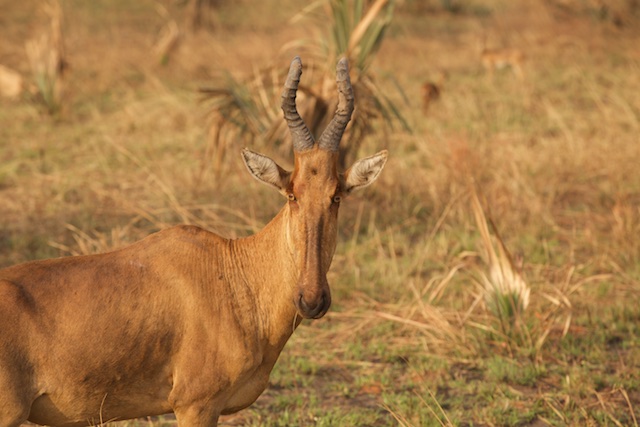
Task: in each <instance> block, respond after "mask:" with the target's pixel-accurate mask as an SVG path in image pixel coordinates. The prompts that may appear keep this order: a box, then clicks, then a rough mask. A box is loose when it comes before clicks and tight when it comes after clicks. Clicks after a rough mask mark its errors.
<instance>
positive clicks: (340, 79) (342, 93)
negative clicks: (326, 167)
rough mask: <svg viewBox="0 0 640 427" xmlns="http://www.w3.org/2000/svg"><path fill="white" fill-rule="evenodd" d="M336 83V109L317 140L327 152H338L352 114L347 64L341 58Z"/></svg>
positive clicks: (351, 92) (351, 96)
mask: <svg viewBox="0 0 640 427" xmlns="http://www.w3.org/2000/svg"><path fill="white" fill-rule="evenodd" d="M336 82H337V83H338V108H337V109H336V113H335V115H334V116H333V119H332V120H331V123H329V126H327V128H326V129H325V130H324V132H323V133H322V136H320V139H319V140H318V146H319V147H320V148H321V149H323V150H327V151H338V146H339V145H340V139H341V138H342V134H343V133H344V130H345V128H346V127H347V124H348V123H349V120H351V114H352V113H353V88H352V87H351V79H350V78H349V63H348V61H347V58H342V59H341V60H340V62H338V66H337V67H336Z"/></svg>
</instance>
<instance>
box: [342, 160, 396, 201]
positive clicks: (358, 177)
mask: <svg viewBox="0 0 640 427" xmlns="http://www.w3.org/2000/svg"><path fill="white" fill-rule="evenodd" d="M388 154H389V153H388V152H387V150H383V151H381V152H379V153H377V154H374V155H373V156H369V157H365V158H364V159H360V160H358V161H356V162H355V163H354V164H353V166H351V167H350V168H349V169H347V171H346V172H345V173H344V183H343V190H342V191H344V192H345V193H347V194H348V193H350V192H351V191H353V190H355V189H357V188H362V187H366V186H367V185H370V184H371V183H373V182H374V181H375V180H376V179H378V175H380V172H382V168H383V167H384V165H385V163H387V156H388Z"/></svg>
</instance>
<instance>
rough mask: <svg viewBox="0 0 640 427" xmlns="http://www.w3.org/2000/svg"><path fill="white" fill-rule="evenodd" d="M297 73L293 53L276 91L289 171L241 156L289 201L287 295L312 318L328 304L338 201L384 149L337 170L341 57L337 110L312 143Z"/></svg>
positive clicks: (369, 175) (345, 97) (342, 114)
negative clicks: (292, 285)
mask: <svg viewBox="0 0 640 427" xmlns="http://www.w3.org/2000/svg"><path fill="white" fill-rule="evenodd" d="M301 74H302V62H301V61H300V58H299V57H295V58H294V59H293V61H292V62H291V67H290V69H289V75H288V77H287V81H286V83H285V85H284V90H283V92H282V110H283V111H284V117H285V120H286V122H287V125H288V126H289V130H290V132H291V136H292V140H293V152H294V169H293V171H292V172H289V171H286V170H285V169H283V168H281V167H280V166H279V165H278V164H277V163H276V162H274V161H273V160H271V159H270V158H269V157H267V156H264V155H262V154H258V153H255V152H253V151H251V150H248V149H244V150H243V152H242V156H243V159H244V162H245V164H246V166H247V168H248V169H249V172H250V173H251V175H253V176H254V177H255V178H257V179H258V180H260V181H262V182H264V183H266V184H269V185H271V186H273V187H276V188H277V189H278V190H279V191H280V192H281V193H282V194H284V195H285V196H286V197H287V198H288V200H289V201H288V204H287V205H286V207H285V209H284V215H285V218H286V224H287V226H286V233H287V236H286V238H287V242H288V246H289V249H290V252H291V255H292V257H293V260H294V262H295V265H296V268H297V272H298V274H299V276H298V281H297V288H296V289H295V290H294V294H293V299H294V303H295V306H296V308H297V311H298V313H299V314H300V315H301V316H302V317H304V318H315V319H317V318H320V317H322V316H324V314H325V313H326V312H327V310H328V309H329V306H330V305H331V292H330V290H329V283H328V282H327V271H328V270H329V266H330V265H331V260H332V258H333V254H334V251H335V248H336V239H337V234H338V233H337V231H338V208H339V206H340V202H341V200H342V199H343V198H344V197H345V196H347V195H348V194H349V193H351V191H353V190H354V189H356V188H362V187H365V186H367V185H369V184H371V183H372V182H374V181H375V180H376V178H377V177H378V175H379V174H380V172H381V171H382V168H383V167H384V164H385V162H386V161H387V151H386V150H384V151H381V152H379V153H377V154H375V155H373V156H371V157H366V158H364V159H360V160H358V161H356V162H355V163H354V164H353V166H351V167H350V168H349V169H348V170H347V171H346V172H344V173H339V172H338V170H337V166H338V148H339V145H340V139H341V138H342V134H343V132H344V130H345V128H346V127H347V124H348V123H349V120H350V119H351V114H352V113H353V109H354V102H353V88H352V87H351V81H350V79H349V70H348V65H347V60H346V59H342V60H340V62H338V66H337V70H336V74H337V76H336V80H337V83H338V108H337V110H336V113H335V115H334V117H333V119H332V120H331V123H330V124H329V126H328V127H327V128H326V129H325V131H324V132H323V133H322V135H321V136H320V139H319V140H318V142H317V143H316V142H315V141H314V138H313V135H311V132H310V131H309V129H308V128H307V126H306V125H305V123H304V121H303V120H302V118H301V117H300V115H299V114H298V111H297V109H296V91H297V89H298V83H299V82H300V75H301Z"/></svg>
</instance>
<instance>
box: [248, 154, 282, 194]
mask: <svg viewBox="0 0 640 427" xmlns="http://www.w3.org/2000/svg"><path fill="white" fill-rule="evenodd" d="M242 160H244V164H245V165H246V166H247V169H249V173H250V174H251V176H253V177H254V178H255V179H257V180H260V181H262V182H264V183H265V184H269V185H271V186H272V187H275V188H277V189H278V190H279V191H281V192H284V191H285V190H286V188H287V186H288V185H289V177H290V176H291V172H288V171H286V170H284V169H282V168H281V167H280V166H278V164H277V163H276V162H274V161H273V160H271V159H270V158H269V157H267V156H265V155H263V154H259V153H256V152H254V151H251V150H249V149H248V148H245V149H243V150H242Z"/></svg>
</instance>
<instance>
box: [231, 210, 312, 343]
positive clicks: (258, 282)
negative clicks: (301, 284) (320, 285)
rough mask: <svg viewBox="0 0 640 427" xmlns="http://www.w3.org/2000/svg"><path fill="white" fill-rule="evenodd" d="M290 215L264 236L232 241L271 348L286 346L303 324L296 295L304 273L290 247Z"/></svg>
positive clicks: (281, 217)
mask: <svg viewBox="0 0 640 427" xmlns="http://www.w3.org/2000/svg"><path fill="white" fill-rule="evenodd" d="M288 232H289V230H288V221H287V211H286V207H284V208H283V209H282V210H281V211H280V212H279V213H278V214H277V215H276V216H275V217H274V218H273V219H272V220H271V221H270V222H269V223H268V224H267V225H266V226H265V227H264V228H263V229H262V230H261V231H260V232H258V233H257V234H254V235H252V236H249V237H246V238H242V239H237V240H234V241H232V247H233V248H234V250H235V251H238V252H240V253H242V254H243V256H242V257H239V258H240V259H244V260H247V265H243V266H239V267H240V268H241V269H242V274H243V275H244V277H245V280H246V281H247V283H248V286H250V287H251V290H252V292H253V293H254V295H255V299H256V305H257V306H256V307H255V310H256V315H257V316H258V317H259V320H260V325H261V329H262V330H261V333H262V334H263V335H264V336H263V338H264V339H266V340H268V341H269V343H270V345H273V346H284V344H285V342H286V340H287V339H288V338H289V336H291V334H292V333H293V331H294V329H295V328H296V327H297V326H298V324H299V323H300V321H301V320H302V319H301V318H300V317H299V316H298V315H297V311H296V308H295V305H294V302H293V301H294V293H295V288H296V283H297V280H298V277H299V276H300V271H299V269H298V268H297V267H296V263H295V257H294V254H293V252H292V248H291V247H290V245H289V244H288V239H287V233H288Z"/></svg>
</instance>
